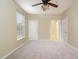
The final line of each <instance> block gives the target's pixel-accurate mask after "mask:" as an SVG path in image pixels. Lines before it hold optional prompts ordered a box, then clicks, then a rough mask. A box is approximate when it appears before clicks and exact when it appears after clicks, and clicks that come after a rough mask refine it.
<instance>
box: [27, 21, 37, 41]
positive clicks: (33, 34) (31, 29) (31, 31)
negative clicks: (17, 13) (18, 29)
mask: <svg viewBox="0 0 79 59" xmlns="http://www.w3.org/2000/svg"><path fill="white" fill-rule="evenodd" d="M28 36H29V40H38V20H28Z"/></svg>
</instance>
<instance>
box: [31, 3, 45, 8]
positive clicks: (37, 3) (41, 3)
mask: <svg viewBox="0 0 79 59" xmlns="http://www.w3.org/2000/svg"><path fill="white" fill-rule="evenodd" d="M41 4H43V3H37V4H34V5H32V6H33V7H34V6H38V5H41Z"/></svg>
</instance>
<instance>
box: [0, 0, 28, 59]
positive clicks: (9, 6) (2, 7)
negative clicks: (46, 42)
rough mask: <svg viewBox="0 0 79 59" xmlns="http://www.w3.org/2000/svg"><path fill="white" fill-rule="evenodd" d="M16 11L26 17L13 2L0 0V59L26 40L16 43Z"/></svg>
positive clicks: (11, 0)
mask: <svg viewBox="0 0 79 59" xmlns="http://www.w3.org/2000/svg"><path fill="white" fill-rule="evenodd" d="M17 11H19V12H21V13H23V14H24V15H25V16H26V13H25V12H24V10H22V9H21V8H20V7H19V6H18V5H16V4H15V3H14V2H13V0H0V59H1V57H2V56H4V55H6V54H7V53H9V52H11V51H12V50H13V49H15V48H16V47H18V46H19V45H21V44H22V43H23V42H24V41H25V40H26V39H23V40H20V41H17V38H16V31H17V27H16V26H17V24H16V12H17ZM26 22H27V20H26ZM26 25H27V23H26ZM26 36H27V35H26Z"/></svg>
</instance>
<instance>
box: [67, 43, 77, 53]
mask: <svg viewBox="0 0 79 59" xmlns="http://www.w3.org/2000/svg"><path fill="white" fill-rule="evenodd" d="M68 46H70V47H71V48H72V49H73V50H75V51H76V52H78V49H77V48H75V47H74V46H72V45H71V44H69V43H68Z"/></svg>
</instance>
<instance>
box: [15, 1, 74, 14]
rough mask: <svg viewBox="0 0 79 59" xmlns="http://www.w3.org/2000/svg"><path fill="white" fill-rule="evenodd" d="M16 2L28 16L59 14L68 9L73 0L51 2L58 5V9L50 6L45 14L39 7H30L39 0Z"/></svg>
mask: <svg viewBox="0 0 79 59" xmlns="http://www.w3.org/2000/svg"><path fill="white" fill-rule="evenodd" d="M56 1H57V3H56ZM16 2H17V3H18V4H19V5H20V6H21V7H22V8H23V9H24V10H25V11H26V12H27V13H29V14H43V13H48V14H61V13H63V12H64V11H65V10H67V9H68V8H69V7H70V5H71V4H72V2H73V0H51V2H52V3H56V4H57V5H58V8H54V7H51V6H50V7H49V8H48V9H47V10H46V11H45V12H43V10H42V8H41V5H39V6H35V7H32V5H33V4H36V3H39V2H41V0H16Z"/></svg>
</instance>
